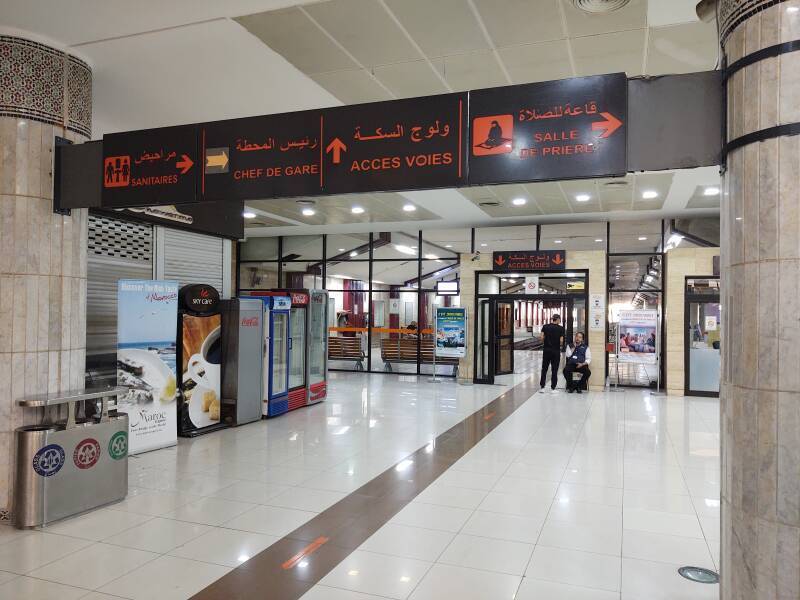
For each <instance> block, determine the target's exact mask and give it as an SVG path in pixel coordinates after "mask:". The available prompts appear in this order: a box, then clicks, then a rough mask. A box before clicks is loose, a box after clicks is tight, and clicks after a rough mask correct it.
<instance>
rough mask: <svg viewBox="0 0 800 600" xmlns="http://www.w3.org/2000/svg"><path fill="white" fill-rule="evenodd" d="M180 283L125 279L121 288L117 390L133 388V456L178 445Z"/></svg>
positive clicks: (126, 408) (126, 401) (127, 402)
mask: <svg viewBox="0 0 800 600" xmlns="http://www.w3.org/2000/svg"><path fill="white" fill-rule="evenodd" d="M177 322H178V282H177V281H151V280H132V279H121V280H120V281H119V282H118V284H117V384H118V385H121V386H125V387H127V388H128V394H127V395H125V396H122V397H121V398H120V402H119V410H120V411H121V412H125V413H128V419H129V429H130V431H129V436H128V439H129V441H128V452H129V453H130V454H137V453H139V452H146V451H148V450H155V449H157V448H165V447H167V446H174V445H175V444H176V443H177V436H176V430H177V419H178V415H177V411H176V407H175V395H176V387H177V384H176V381H177V378H176V368H175V336H176V329H177Z"/></svg>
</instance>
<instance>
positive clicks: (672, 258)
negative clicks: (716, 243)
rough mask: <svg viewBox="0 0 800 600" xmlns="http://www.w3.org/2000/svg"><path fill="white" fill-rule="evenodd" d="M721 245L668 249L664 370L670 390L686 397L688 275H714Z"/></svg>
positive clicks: (670, 392) (674, 394)
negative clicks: (715, 258)
mask: <svg viewBox="0 0 800 600" xmlns="http://www.w3.org/2000/svg"><path fill="white" fill-rule="evenodd" d="M715 256H719V248H675V249H674V250H670V251H669V252H667V280H666V282H665V286H666V287H665V292H664V296H665V298H664V310H665V313H664V322H665V329H666V336H667V355H666V357H665V365H664V366H665V373H666V377H667V393H668V394H669V395H671V396H683V388H684V377H685V373H684V366H683V360H684V335H685V330H684V323H683V319H684V314H683V300H684V288H685V286H686V277H687V276H689V275H711V274H712V273H713V271H714V257H715Z"/></svg>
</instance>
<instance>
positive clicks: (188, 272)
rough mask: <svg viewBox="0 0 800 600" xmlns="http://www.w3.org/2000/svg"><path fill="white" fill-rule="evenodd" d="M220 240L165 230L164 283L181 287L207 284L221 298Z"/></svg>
mask: <svg viewBox="0 0 800 600" xmlns="http://www.w3.org/2000/svg"><path fill="white" fill-rule="evenodd" d="M222 246H223V244H222V238H217V237H214V236H211V235H203V234H201V233H192V232H189V231H181V230H178V229H169V228H165V229H164V279H174V280H177V281H178V282H179V283H180V285H182V286H183V285H186V284H189V283H207V284H210V285H213V286H214V287H215V288H217V291H218V292H219V293H220V294H222V293H223V289H222V280H223V270H224V269H223V251H222Z"/></svg>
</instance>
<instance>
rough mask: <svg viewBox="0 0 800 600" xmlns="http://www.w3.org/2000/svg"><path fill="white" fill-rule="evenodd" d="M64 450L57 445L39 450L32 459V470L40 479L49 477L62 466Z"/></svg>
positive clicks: (50, 445)
mask: <svg viewBox="0 0 800 600" xmlns="http://www.w3.org/2000/svg"><path fill="white" fill-rule="evenodd" d="M64 458H65V454H64V448H62V447H61V446H59V445H58V444H49V445H47V446H45V447H44V448H40V449H39V451H38V452H37V453H36V455H35V456H34V457H33V470H34V471H36V472H37V473H38V474H39V475H41V476H42V477H51V476H53V475H55V474H56V473H58V472H59V471H60V470H61V467H63V466H64Z"/></svg>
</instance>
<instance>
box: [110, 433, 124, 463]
mask: <svg viewBox="0 0 800 600" xmlns="http://www.w3.org/2000/svg"><path fill="white" fill-rule="evenodd" d="M108 453H109V454H110V455H111V458H113V459H114V460H119V459H121V458H125V456H126V455H127V454H128V432H127V431H118V432H117V433H115V434H114V435H112V436H111V440H109V442H108Z"/></svg>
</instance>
